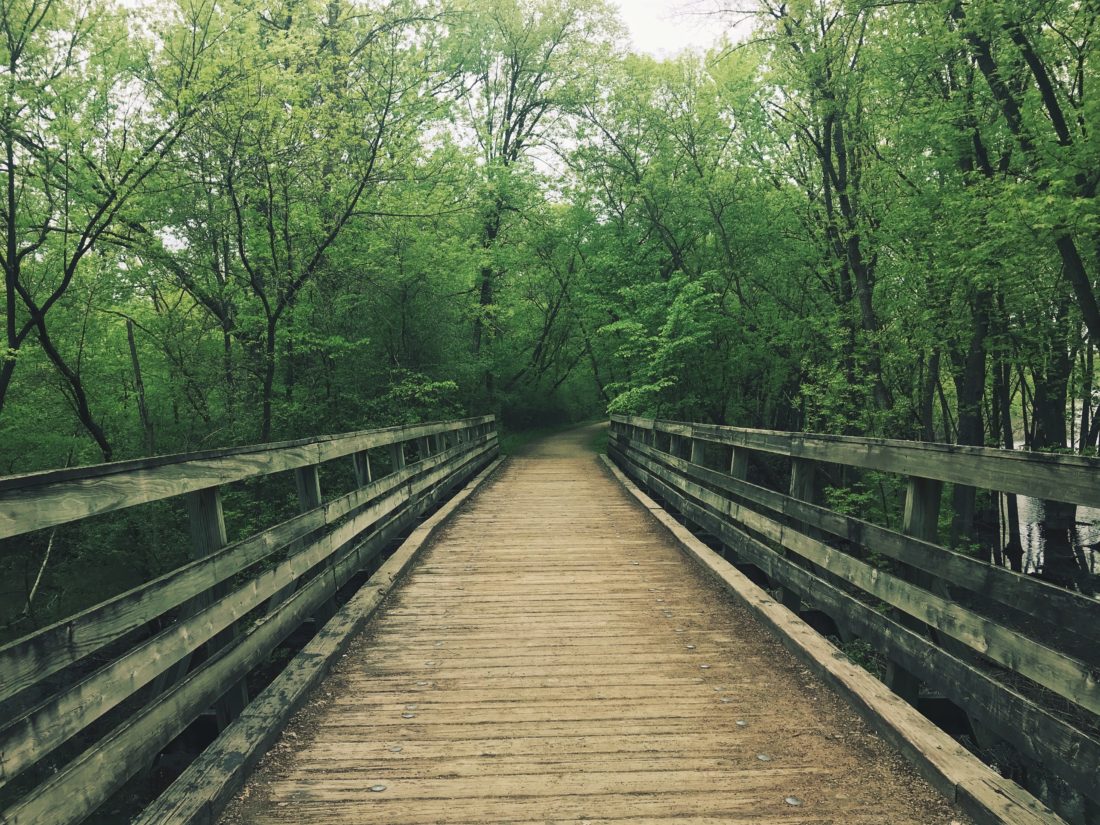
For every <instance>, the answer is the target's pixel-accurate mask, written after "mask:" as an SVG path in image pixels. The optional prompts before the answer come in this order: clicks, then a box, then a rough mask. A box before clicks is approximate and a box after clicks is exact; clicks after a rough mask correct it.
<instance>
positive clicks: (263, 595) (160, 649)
mask: <svg viewBox="0 0 1100 825" xmlns="http://www.w3.org/2000/svg"><path fill="white" fill-rule="evenodd" d="M453 473H454V468H452V467H450V466H447V465H444V466H443V467H440V468H438V469H436V470H435V471H434V472H430V473H429V474H427V475H426V476H425V477H424V478H423V479H421V480H420V481H418V482H417V483H415V484H410V485H408V486H405V487H401V488H399V489H397V490H395V491H394V492H392V493H390V494H389V495H388V496H386V497H384V498H381V499H377V500H375V501H374V502H373V503H371V504H370V505H368V506H366V507H365V508H364V509H362V510H360V511H358V512H353V513H352V514H351V518H350V519H349V520H347V521H345V522H343V523H342V524H340V526H339V527H337V528H336V529H335V530H334V531H332V532H330V533H327V534H325V535H324V536H322V537H321V538H319V539H318V540H317V541H315V542H312V543H310V544H308V545H306V546H305V547H303V548H300V549H298V550H297V551H296V552H295V553H293V554H292V555H290V556H289V557H288V558H286V559H285V560H283V561H282V562H280V563H279V564H278V565H276V566H275V567H273V568H271V569H270V570H267V571H264V572H262V573H260V574H259V575H257V576H255V577H253V578H251V579H250V580H249V581H248V582H246V583H245V584H243V585H242V586H241V587H239V588H238V589H237V590H235V591H233V592H232V593H229V594H227V595H225V596H223V597H221V598H219V599H217V600H211V601H210V602H209V603H208V604H207V605H206V606H205V607H204V608H203V609H201V610H198V611H196V612H195V613H194V614H193V615H191V616H189V617H187V618H184V619H182V620H180V621H178V622H176V623H175V624H173V625H172V626H170V627H168V628H166V629H165V630H163V631H162V632H161V633H159V634H157V635H156V636H154V637H152V638H151V639H149V640H148V641H146V642H144V643H143V644H141V645H138V646H137V647H135V648H132V649H131V650H129V651H128V652H126V653H125V654H124V655H122V656H121V657H119V658H118V659H115V660H114V661H113V662H111V663H109V664H107V665H105V666H104V667H102V668H100V669H99V670H97V671H96V672H95V673H93V674H91V675H90V676H88V677H87V678H85V679H83V680H81V681H80V682H78V683H77V684H75V685H72V686H69V687H68V688H66V689H64V690H62V691H61V692H60V693H58V694H57V695H55V696H53V697H50V698H49V699H47V700H46V701H45V702H43V703H42V704H40V705H38V706H37V707H35V708H34V709H32V710H31V711H29V712H28V713H26V714H24V715H22V716H21V717H19V718H17V719H15V720H12V721H11V722H10V723H8V724H7V725H5V726H4V727H3V728H2V729H0V754H3V759H2V760H0V786H2V785H3V784H5V783H6V782H7V781H10V780H11V779H12V778H13V777H14V776H17V775H18V774H19V773H20V772H21V771H22V770H24V769H25V768H26V767H28V766H29V765H31V764H34V763H35V762H36V761H38V760H40V759H42V758H43V757H45V756H46V755H48V754H49V753H50V752H52V751H53V750H54V749H55V748H56V747H58V746H59V745H61V744H62V743H63V742H65V741H67V740H68V739H69V738H71V737H72V736H74V735H75V734H76V733H78V732H79V731H80V730H83V729H84V728H85V727H86V726H87V725H89V724H90V723H91V722H93V721H94V720H95V719H97V718H99V717H100V716H102V715H103V714H104V713H106V712H107V711H108V710H110V709H111V708H113V707H116V706H117V705H118V704H119V703H120V702H122V701H124V700H125V699H127V698H128V697H129V696H131V695H132V694H133V693H134V692H135V691H137V690H139V689H140V688H141V687H143V686H144V685H146V684H148V683H149V682H151V681H152V680H153V679H154V678H155V677H156V676H157V675H158V674H160V673H161V672H163V671H164V670H165V669H166V668H168V667H171V666H172V665H173V664H175V663H176V662H178V661H180V660H181V659H182V658H183V657H185V656H187V655H189V654H190V653H192V652H194V651H195V650H197V649H198V647H199V646H200V645H202V644H203V643H205V642H207V641H209V640H210V639H212V638H214V637H215V636H216V635H217V634H218V633H220V632H221V631H223V630H225V629H226V628H228V627H230V626H232V625H233V624H234V623H235V622H237V621H238V620H239V619H241V618H242V617H243V616H245V615H247V614H248V613H249V611H251V610H252V609H253V608H255V607H257V606H258V605H260V604H262V603H263V602H264V601H266V600H267V599H268V598H270V597H271V596H273V595H274V594H276V593H278V592H280V591H284V592H285V589H286V588H287V586H288V585H289V584H291V583H293V582H296V581H299V580H300V579H301V577H302V576H303V574H305V573H306V572H307V571H309V570H311V569H312V568H313V567H314V566H315V565H317V564H319V563H320V562H322V561H324V560H325V559H328V558H333V557H334V554H336V553H337V552H338V551H339V550H340V549H341V548H343V547H345V546H346V545H347V544H348V543H349V542H352V541H355V540H356V539H357V537H358V536H359V535H360V534H361V533H362V532H363V531H364V530H365V529H366V528H367V527H369V526H370V525H372V524H374V523H375V522H377V521H378V520H379V519H382V518H385V517H387V516H388V515H390V514H392V513H394V512H396V511H398V510H400V509H401V508H402V507H403V506H404V505H405V504H406V503H407V502H409V501H410V500H412V499H413V498H414V497H415V496H417V495H419V494H420V493H422V492H424V491H426V490H428V489H429V488H431V487H433V486H434V485H436V484H438V483H439V482H441V481H443V480H444V479H446V478H447V477H449V476H451V475H452V474H453ZM334 561H335V559H334ZM333 567H335V564H334V565H333ZM287 598H289V595H288V596H287ZM242 707H243V704H242Z"/></svg>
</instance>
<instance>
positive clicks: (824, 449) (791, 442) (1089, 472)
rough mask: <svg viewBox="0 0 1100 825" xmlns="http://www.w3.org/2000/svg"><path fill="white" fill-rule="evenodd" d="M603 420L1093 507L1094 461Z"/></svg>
mask: <svg viewBox="0 0 1100 825" xmlns="http://www.w3.org/2000/svg"><path fill="white" fill-rule="evenodd" d="M611 420H612V423H613V424H621V425H624V426H629V427H637V428H639V429H642V430H650V431H653V432H660V433H666V434H669V435H675V436H679V437H686V438H692V439H701V440H703V441H709V442H711V443H714V444H724V445H727V446H732V447H741V448H744V449H748V450H755V451H758V452H763V453H774V454H778V455H785V456H790V457H792V458H806V459H813V460H815V461H826V462H831V463H834V464H844V465H846V466H849V467H861V468H863V469H867V470H879V471H882V472H887V473H898V474H901V475H906V476H917V477H919V478H931V479H935V480H937V481H947V482H951V483H954V484H965V485H967V486H969V487H980V488H982V489H985V490H997V491H1000V492H1005V493H1017V494H1019V495H1025V496H1032V497H1034V498H1042V499H1051V500H1054V501H1065V502H1071V503H1074V504H1084V505H1087V506H1090V507H1100V458H1088V457H1085V456H1072V455H1058V454H1054V453H1035V452H1024V451H1018V450H999V449H995V448H992V447H966V446H961V445H957V444H933V443H924V442H918V441H897V440H893V439H887V438H855V437H852V436H841V435H819V434H814V433H789V432H779V431H775V430H751V429H744V428H739V427H721V426H717V425H714V424H689V423H683V422H675V421H661V420H659V419H658V420H655V419H651V418H639V417H637V416H621V415H615V416H612V419H611Z"/></svg>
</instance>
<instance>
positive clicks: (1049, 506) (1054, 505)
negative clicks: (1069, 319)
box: [1032, 312, 1084, 587]
mask: <svg viewBox="0 0 1100 825" xmlns="http://www.w3.org/2000/svg"><path fill="white" fill-rule="evenodd" d="M1062 316H1063V317H1064V316H1065V313H1064V312H1063V313H1062ZM1062 326H1063V325H1062V324H1059V327H1062ZM1072 373H1073V361H1072V360H1071V359H1070V356H1069V352H1068V350H1067V349H1066V346H1065V341H1064V340H1060V339H1059V337H1058V336H1056V338H1055V341H1054V346H1053V347H1052V348H1051V356H1050V363H1049V364H1048V365H1047V366H1046V368H1045V369H1044V370H1042V371H1037V370H1034V369H1033V370H1032V375H1033V376H1034V380H1035V397H1034V401H1033V411H1032V418H1033V423H1034V427H1035V436H1034V440H1033V442H1032V448H1033V449H1036V450H1043V449H1055V450H1065V449H1066V400H1067V396H1068V388H1069V380H1070V376H1071V375H1072ZM1042 516H1043V518H1042V521H1041V523H1040V532H1041V535H1042V537H1043V566H1042V570H1041V571H1040V576H1041V577H1042V578H1044V579H1046V580H1047V581H1049V582H1052V583H1054V584H1058V585H1061V586H1062V587H1080V586H1081V584H1083V580H1082V577H1083V574H1084V571H1083V570H1082V569H1081V567H1080V565H1079V564H1078V560H1077V556H1076V554H1075V553H1074V549H1073V545H1074V538H1075V535H1074V533H1075V530H1076V521H1077V506H1076V505H1075V504H1069V503H1066V502H1063V501H1044V502H1043V503H1042Z"/></svg>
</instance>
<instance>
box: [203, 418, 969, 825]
mask: <svg viewBox="0 0 1100 825" xmlns="http://www.w3.org/2000/svg"><path fill="white" fill-rule="evenodd" d="M594 434H595V431H593V430H583V431H575V432H572V433H567V434H565V435H562V436H557V437H554V438H551V439H548V440H545V441H543V442H541V443H539V444H537V445H535V447H533V448H532V449H531V450H530V451H528V452H527V453H526V454H524V455H522V456H519V457H515V458H512V459H511V460H510V461H509V462H508V463H507V464H506V465H505V466H504V467H503V468H502V470H501V471H500V472H499V473H498V475H497V477H496V478H495V479H494V480H493V481H491V482H490V483H489V485H488V486H487V487H486V488H485V489H484V490H483V491H482V492H480V493H479V494H478V495H477V496H475V497H474V498H473V499H471V500H470V501H469V502H468V503H467V504H466V505H465V506H464V507H463V508H462V509H461V510H460V511H459V512H458V513H457V514H456V515H455V517H454V518H453V520H452V521H451V522H450V523H449V525H448V526H447V527H445V528H444V530H443V532H442V534H441V535H440V537H439V538H438V539H437V540H436V541H435V542H434V543H433V544H432V546H430V547H429V548H427V550H426V553H425V555H424V557H423V558H422V559H421V560H420V561H419V563H418V564H417V566H416V567H415V568H414V570H413V572H412V573H411V574H410V576H409V578H408V579H407V580H406V581H405V582H404V584H403V585H401V586H400V587H399V588H398V589H397V590H396V592H395V593H394V594H393V595H392V596H391V597H390V598H389V600H388V602H387V604H385V605H384V607H383V609H382V610H381V612H380V613H379V615H377V616H376V618H375V619H374V620H373V621H372V622H371V624H370V625H368V628H367V630H366V632H365V633H364V634H363V636H362V637H361V638H360V639H358V640H357V641H356V642H355V643H353V645H352V648H351V650H350V652H349V653H348V654H347V656H346V657H345V658H344V660H343V661H342V662H341V664H340V665H339V667H338V668H337V670H336V672H335V673H334V674H333V675H332V676H331V677H330V678H329V679H328V680H327V682H326V683H325V685H324V686H323V688H322V690H321V695H319V696H318V697H317V699H316V701H314V702H313V703H312V704H311V705H309V706H308V707H307V708H306V709H305V710H304V711H303V712H302V713H301V714H299V716H298V717H297V718H296V719H295V720H294V721H293V722H292V724H291V725H290V726H289V727H288V728H287V731H286V733H285V734H284V736H283V739H282V740H281V742H280V743H279V744H278V745H277V746H276V747H275V748H274V749H273V751H272V752H271V753H270V754H269V755H268V757H267V758H266V759H265V760H264V763H263V765H262V767H261V769H260V770H259V771H258V772H257V774H256V775H255V777H254V778H253V780H252V781H251V782H250V783H249V784H248V785H247V786H246V788H245V789H244V791H243V792H242V793H241V794H240V796H239V797H238V799H237V800H236V801H235V802H234V803H233V805H232V806H231V807H230V809H229V810H228V811H227V813H226V815H225V819H224V821H227V822H255V823H269V822H270V823H279V825H286V824H287V823H305V824H308V823H322V822H325V823H345V822H346V823H352V822H354V823H386V825H403V824H405V823H408V824H409V825H411V823H488V822H552V821H561V822H608V821H615V820H633V821H639V822H640V821H646V822H664V821H675V822H677V823H681V825H686V824H687V823H693V822H700V823H701V822H709V823H717V822H723V823H754V824H755V825H766V823H806V824H807V825H808V824H809V823H834V822H835V823H843V824H844V825H856V824H857V823H867V825H870V824H871V823H874V824H875V825H883V824H886V825H903V824H904V823H913V825H918V823H919V825H936V824H937V823H943V825H946V824H947V823H952V822H957V823H961V822H963V821H965V819H964V817H963V816H962V815H961V814H960V813H959V812H958V811H957V810H955V809H953V808H952V807H951V806H949V805H948V804H947V803H946V802H944V801H943V799H942V798H941V797H940V796H939V795H938V794H937V793H936V792H935V791H934V790H933V789H932V788H931V787H929V786H928V785H927V784H926V783H924V782H923V781H922V780H920V779H919V778H918V777H917V776H916V775H915V773H914V772H913V771H912V769H911V768H909V766H908V764H907V763H905V762H904V761H903V760H902V759H901V757H900V756H898V755H897V754H895V753H894V752H893V751H891V750H890V749H889V748H888V747H887V746H886V745H885V744H884V743H883V742H881V741H880V740H879V739H877V738H876V737H875V736H874V735H872V734H871V733H869V732H868V729H867V728H866V726H865V725H864V724H863V723H862V722H861V721H860V720H859V719H858V718H857V717H856V716H855V714H854V713H853V712H851V711H850V710H849V709H848V708H847V707H846V706H844V705H843V704H842V703H841V702H840V701H839V700H838V699H837V698H835V697H834V696H833V695H832V694H831V693H830V692H829V691H828V689H827V688H826V687H824V686H823V685H822V684H821V683H819V682H817V681H816V680H815V679H814V678H813V677H812V676H811V675H810V674H809V671H807V670H805V669H804V668H802V667H801V666H800V665H799V664H798V663H797V662H795V660H794V659H793V658H792V657H791V656H790V655H789V654H788V653H787V652H786V651H785V650H784V649H783V648H782V647H781V646H780V645H779V644H778V642H776V641H775V640H773V639H772V638H771V637H770V636H769V635H768V634H767V632H766V631H764V630H763V629H762V628H761V627H760V626H759V625H758V624H756V623H755V622H754V621H753V620H752V619H751V618H749V617H748V616H747V614H746V613H745V612H744V611H743V610H742V609H741V608H739V607H738V606H736V605H734V604H733V603H732V602H731V601H730V600H729V598H728V597H727V596H726V595H724V594H723V593H722V592H720V591H719V590H718V589H717V588H716V587H714V586H713V585H712V584H711V583H710V582H709V581H708V580H706V579H705V578H704V577H703V576H702V575H701V574H700V573H699V572H697V571H696V569H695V568H694V567H693V566H692V564H691V563H689V562H688V561H687V560H686V559H685V558H684V556H683V555H682V554H681V552H680V551H679V550H678V549H677V547H676V546H675V545H674V543H673V542H672V541H671V540H670V538H669V536H668V534H667V533H666V532H665V531H664V529H663V528H662V527H660V526H659V525H658V524H657V523H656V522H655V521H653V520H652V519H651V518H650V517H648V515H647V514H646V511H645V510H644V508H642V507H641V506H639V505H638V504H637V503H636V502H635V501H634V499H632V498H630V497H629V496H628V495H627V494H626V493H625V492H624V491H623V490H622V488H621V487H620V486H619V485H618V484H617V483H616V482H615V481H614V480H613V479H612V478H611V477H610V476H609V475H608V474H607V472H606V471H605V470H604V469H603V468H602V467H601V466H600V465H599V463H598V462H597V458H596V455H595V454H594V453H593V452H591V451H590V450H589V449H588V444H589V442H591V440H592V438H593V437H594Z"/></svg>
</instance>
